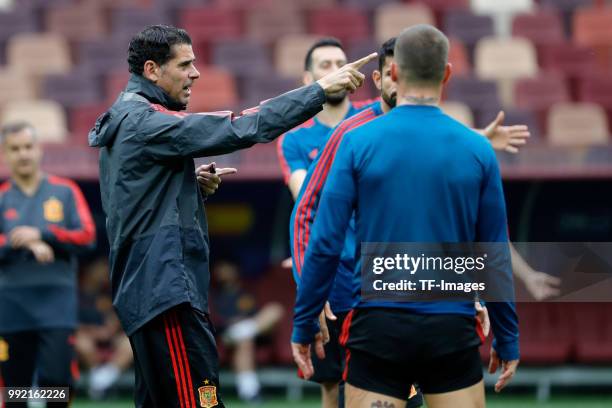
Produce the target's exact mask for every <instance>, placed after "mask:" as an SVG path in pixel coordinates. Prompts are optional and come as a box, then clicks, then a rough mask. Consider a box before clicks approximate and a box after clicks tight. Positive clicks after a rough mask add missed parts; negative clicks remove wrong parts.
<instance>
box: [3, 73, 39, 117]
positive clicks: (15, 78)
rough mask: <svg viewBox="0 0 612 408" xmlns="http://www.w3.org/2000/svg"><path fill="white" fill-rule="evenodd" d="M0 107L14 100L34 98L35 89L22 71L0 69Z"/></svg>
mask: <svg viewBox="0 0 612 408" xmlns="http://www.w3.org/2000/svg"><path fill="white" fill-rule="evenodd" d="M0 90H2V91H1V92H0V108H2V107H3V106H5V105H7V104H10V103H12V102H14V101H28V100H34V99H35V98H36V90H35V88H34V86H33V84H32V83H31V82H30V81H29V79H28V77H27V75H25V74H24V73H23V72H20V71H17V70H11V69H0Z"/></svg>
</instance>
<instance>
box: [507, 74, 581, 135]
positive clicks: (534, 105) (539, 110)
mask: <svg viewBox="0 0 612 408" xmlns="http://www.w3.org/2000/svg"><path fill="white" fill-rule="evenodd" d="M570 99H571V98H570V93H569V88H568V86H567V83H566V81H565V79H564V78H563V77H561V76H559V75H555V74H552V73H548V74H544V75H541V76H538V77H535V78H523V79H519V80H517V81H516V82H515V84H514V105H515V106H516V107H517V108H521V109H526V110H531V111H533V112H534V113H535V114H536V115H537V117H538V122H539V123H540V128H542V129H544V125H545V124H546V113H547V111H548V109H550V107H551V106H552V105H554V104H555V103H557V102H569V101H570Z"/></svg>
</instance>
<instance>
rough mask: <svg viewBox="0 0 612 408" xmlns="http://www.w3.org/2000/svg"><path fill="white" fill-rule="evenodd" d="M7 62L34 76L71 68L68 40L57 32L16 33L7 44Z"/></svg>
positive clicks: (60, 71)
mask: <svg viewBox="0 0 612 408" xmlns="http://www.w3.org/2000/svg"><path fill="white" fill-rule="evenodd" d="M6 53H7V62H8V64H9V65H10V66H11V67H12V68H15V69H17V70H19V71H21V72H24V73H27V74H30V75H34V76H36V77H39V76H42V75H47V74H61V73H66V72H68V71H69V70H70V69H71V66H72V63H71V60H70V48H69V46H68V42H67V41H66V39H65V38H64V37H62V36H59V35H57V34H17V35H15V36H13V37H11V39H10V40H9V42H8V44H7V50H6Z"/></svg>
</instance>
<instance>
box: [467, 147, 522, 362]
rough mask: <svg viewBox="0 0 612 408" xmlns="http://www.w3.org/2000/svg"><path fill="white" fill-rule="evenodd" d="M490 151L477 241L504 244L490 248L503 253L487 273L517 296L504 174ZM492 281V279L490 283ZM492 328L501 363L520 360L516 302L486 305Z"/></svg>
mask: <svg viewBox="0 0 612 408" xmlns="http://www.w3.org/2000/svg"><path fill="white" fill-rule="evenodd" d="M487 148H488V152H487V159H488V160H487V163H486V164H485V165H486V167H485V173H484V178H483V185H482V190H481V196H480V204H479V208H478V223H477V230H476V234H477V237H476V241H477V242H486V243H493V242H499V243H503V244H502V245H500V246H491V248H492V250H495V249H497V248H499V251H501V253H500V254H497V255H496V256H494V257H492V259H494V262H490V263H489V264H488V266H489V268H488V273H490V274H494V285H495V286H496V287H497V288H501V289H500V290H504V291H509V292H505V293H511V294H514V285H513V280H512V279H513V278H512V263H511V261H510V249H509V247H508V222H507V219H506V205H505V201H504V192H503V188H502V182H501V175H500V171H499V166H498V164H497V160H496V158H495V154H494V153H493V150H492V149H491V148H490V147H487ZM491 280H492V279H490V281H491ZM487 308H488V309H489V314H490V316H491V327H492V329H493V335H494V337H495V339H494V340H493V348H494V349H495V350H496V351H497V354H498V355H499V357H500V358H501V359H502V360H505V361H509V360H517V359H518V358H519V356H520V353H519V330H518V317H517V314H516V309H515V306H514V302H513V301H507V302H487Z"/></svg>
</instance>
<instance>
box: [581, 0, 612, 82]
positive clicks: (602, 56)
mask: <svg viewBox="0 0 612 408" xmlns="http://www.w3.org/2000/svg"><path fill="white" fill-rule="evenodd" d="M573 25H574V41H575V42H576V44H579V45H586V46H590V47H593V48H594V49H595V51H596V52H597V57H598V63H599V65H600V66H601V68H602V69H606V70H607V69H608V68H609V65H608V64H609V62H610V54H611V53H612V6H609V7H593V8H582V9H578V10H577V11H576V12H575V13H574V21H573Z"/></svg>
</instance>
